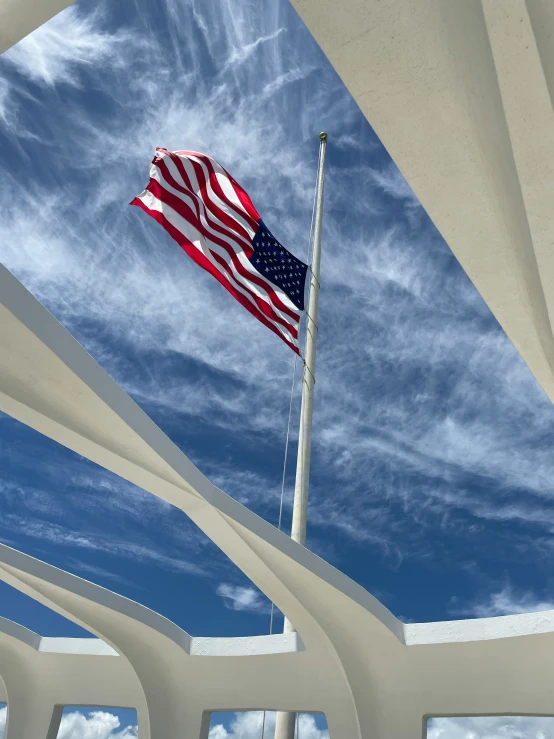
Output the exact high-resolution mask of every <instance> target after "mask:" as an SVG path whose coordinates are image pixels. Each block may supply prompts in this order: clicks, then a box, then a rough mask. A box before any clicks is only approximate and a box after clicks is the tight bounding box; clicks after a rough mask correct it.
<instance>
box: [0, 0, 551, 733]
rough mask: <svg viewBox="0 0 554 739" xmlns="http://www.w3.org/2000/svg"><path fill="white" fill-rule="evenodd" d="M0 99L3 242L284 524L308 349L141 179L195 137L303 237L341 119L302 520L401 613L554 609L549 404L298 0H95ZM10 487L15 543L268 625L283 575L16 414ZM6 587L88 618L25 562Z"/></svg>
mask: <svg viewBox="0 0 554 739" xmlns="http://www.w3.org/2000/svg"><path fill="white" fill-rule="evenodd" d="M0 122H1V126H0V143H1V148H0V151H1V152H2V153H1V155H0V167H1V169H2V183H3V186H2V188H0V207H1V210H2V214H3V218H2V221H1V222H0V259H1V261H2V262H3V263H4V264H6V266H7V267H8V268H9V269H11V270H12V271H13V272H14V273H15V274H16V275H17V276H18V277H19V279H21V280H22V282H23V283H24V284H25V285H26V286H27V287H28V288H29V289H30V290H31V291H32V292H33V293H34V294H35V295H36V296H37V297H38V298H39V299H40V300H41V301H42V302H43V303H44V304H45V305H46V306H47V307H48V308H49V309H50V310H51V311H52V313H53V314H54V315H55V316H56V317H57V318H58V319H59V320H60V321H61V322H62V323H63V324H64V325H65V326H66V327H67V328H68V329H69V330H70V331H71V332H72V333H73V334H74V335H75V336H76V337H77V339H78V340H79V341H80V342H81V343H82V344H83V345H84V346H85V347H86V348H87V349H88V351H89V352H90V353H91V354H92V355H93V356H94V357H95V359H96V360H97V361H98V362H100V364H101V365H102V366H103V367H104V368H105V369H106V370H107V371H108V372H109V373H110V374H111V375H112V376H113V377H114V378H115V379H116V380H117V382H118V383H120V384H121V385H122V386H123V387H124V388H125V389H126V390H127V392H129V393H130V394H131V395H132V396H133V398H134V399H135V400H136V401H137V402H138V403H139V404H140V405H141V406H142V407H143V408H144V409H145V410H146V411H147V412H148V413H149V414H150V415H151V416H152V418H154V420H155V421H156V422H157V423H158V424H159V425H160V426H161V428H162V429H163V430H164V431H165V432H166V433H167V434H168V435H169V436H170V437H171V438H172V439H173V440H174V441H175V442H176V443H177V444H178V445H179V446H180V447H181V449H183V451H184V452H185V453H186V454H187V455H188V456H189V457H190V458H191V459H192V460H193V461H194V462H195V463H196V464H197V465H198V466H199V467H200V468H201V469H202V470H203V471H204V472H205V473H206V474H207V475H208V476H209V477H210V478H211V479H212V480H213V481H214V482H215V483H216V484H217V485H218V486H219V487H221V488H222V489H223V490H225V491H226V492H228V493H230V494H232V495H234V496H235V497H236V498H237V499H238V500H240V501H241V502H242V503H244V504H245V505H247V506H248V507H250V508H251V509H253V510H254V511H256V512H257V513H258V514H260V515H261V516H263V517H264V518H266V519H267V520H268V521H270V522H272V523H275V524H276V523H277V518H278V508H279V495H280V479H281V478H280V476H281V468H282V460H283V450H284V440H285V431H286V422H287V412H288V396H289V391H290V382H291V373H292V366H293V354H292V352H291V351H290V350H289V349H288V348H287V347H286V346H285V345H284V344H283V343H282V342H280V341H279V339H278V338H277V337H275V336H274V335H273V334H271V333H270V332H269V331H268V330H267V329H266V328H264V327H263V326H262V325H261V324H259V323H258V322H257V321H255V319H253V318H252V317H251V316H250V315H249V314H247V313H246V312H245V311H244V309H243V308H241V306H240V305H238V303H235V301H234V300H233V299H232V298H231V296H230V295H228V294H227V293H226V292H225V291H224V290H223V289H222V288H221V287H220V285H219V284H218V283H216V282H215V280H213V279H212V278H210V277H209V276H208V275H207V274H205V273H204V272H202V271H201V270H200V269H199V268H198V267H196V265H194V264H193V263H192V262H190V261H189V260H188V259H187V257H186V255H185V254H184V253H183V252H182V251H181V250H180V249H179V247H178V246H177V245H176V244H175V243H174V242H172V241H171V239H170V238H169V237H168V236H167V234H165V232H163V230H162V229H161V228H160V227H159V226H158V225H157V224H156V223H155V222H154V221H152V220H151V219H149V218H148V217H147V216H146V215H145V214H143V213H141V212H140V211H139V210H138V209H136V208H130V207H129V206H128V205H127V204H128V202H129V201H130V200H131V199H132V198H133V197H134V196H135V195H136V194H137V193H139V192H140V191H141V190H142V189H143V187H144V185H145V184H146V182H147V178H148V164H149V162H150V160H151V158H152V155H153V152H154V148H155V146H162V147H166V148H168V149H179V148H190V149H197V150H200V151H204V152H206V153H208V154H210V155H212V156H214V157H215V158H216V159H218V160H219V161H220V162H221V163H222V164H223V165H224V166H225V167H226V168H227V169H228V170H229V171H230V172H231V173H232V174H233V176H234V177H236V179H238V180H239V182H240V183H241V184H242V185H243V186H244V187H245V188H246V190H247V191H248V192H249V194H250V195H251V197H252V199H253V201H254V203H255V205H256V207H257V208H258V210H259V211H260V213H261V214H262V217H263V219H264V221H265V222H266V223H267V224H268V227H269V228H270V229H271V230H272V231H273V233H274V234H275V236H276V237H277V238H278V239H279V240H280V241H281V242H282V243H283V244H285V245H286V246H287V248H289V249H290V250H291V251H292V252H293V253H295V254H296V255H297V256H299V257H301V258H302V257H303V256H304V255H305V253H306V248H307V240H308V231H309V225H310V216H311V204H312V195H313V186H314V179H315V168H316V159H317V151H318V144H319V142H318V136H317V134H318V133H319V131H321V130H326V131H327V132H328V134H329V146H328V169H327V180H326V204H325V206H326V208H325V222H324V236H323V261H322V273H321V284H322V288H321V296H320V318H319V326H320V331H319V349H318V368H317V386H316V404H315V417H314V439H313V441H314V447H313V455H312V480H311V491H310V520H309V529H308V546H309V547H310V548H311V549H312V550H314V551H315V552H316V553H317V554H319V555H320V556H322V557H324V558H325V559H327V560H328V561H330V562H331V563H332V564H334V565H335V566H337V567H338V568H339V569H341V570H342V571H343V572H345V573H347V574H348V575H349V576H350V577H352V578H353V579H354V580H356V581H357V582H359V583H360V584H362V585H363V586H364V587H365V588H367V589H368V590H369V591H370V592H372V593H373V594H375V595H376V596H377V597H379V598H380V599H381V600H382V601H383V602H384V603H385V604H386V605H387V606H388V608H390V609H391V610H392V611H393V612H394V613H395V614H396V615H397V616H399V617H400V618H402V619H403V620H410V621H430V620H441V619H451V618H464V617H475V616H492V615H502V614H507V613H519V612H525V611H532V610H540V609H545V608H553V607H554V597H553V596H552V584H553V574H554V573H553V570H552V566H551V564H550V562H551V559H552V553H553V549H554V545H553V538H552V529H553V527H554V507H553V505H552V483H551V481H552V479H553V478H554V459H553V458H552V454H551V448H552V441H553V432H554V409H553V408H552V405H551V404H550V402H549V401H548V399H547V398H546V396H545V394H544V393H543V391H542V390H541V389H540V387H539V386H538V385H537V383H536V381H535V379H534V378H533V376H532V375H531V373H530V372H529V370H528V369H527V367H526V365H525V364H524V362H523V361H522V360H521V358H520V357H519V355H518V354H517V353H516V351H515V349H514V348H513V346H512V345H511V344H510V342H509V341H508V340H507V338H506V337H505V335H504V333H503V332H502V330H501V329H500V328H499V326H498V324H497V323H496V321H495V319H494V318H493V316H492V315H491V313H490V311H489V310H488V308H487V307H486V305H485V304H484V302H483V301H482V299H481V298H480V296H479V294H478V293H477V291H476V290H475V288H474V287H473V285H472V284H471V283H470V281H469V280H468V278H467V277H466V275H465V274H464V272H463V271H462V269H461V267H460V266H459V265H458V263H457V262H456V260H455V259H454V257H453V256H452V254H451V252H450V250H449V248H448V246H447V245H446V244H445V242H444V241H443V240H442V238H441V236H440V234H439V233H438V232H437V231H436V229H435V228H434V226H433V224H432V223H431V222H430V220H429V218H428V217H427V215H426V213H425V211H424V210H423V209H422V208H421V206H420V205H419V203H418V202H417V200H416V199H415V197H414V195H413V194H412V192H411V190H410V188H409V187H408V186H407V185H406V183H405V181H404V180H403V178H402V176H401V175H400V173H399V172H398V170H397V169H396V167H395V166H394V164H393V163H392V162H391V160H390V158H389V156H388V154H387V152H386V151H385V150H384V148H383V147H382V145H381V144H380V142H379V139H378V137H377V136H376V135H375V133H374V132H373V130H372V129H371V127H370V125H369V124H368V122H367V121H366V120H365V118H364V117H363V116H362V115H361V113H360V111H359V110H358V108H357V106H356V104H355V103H354V102H353V100H352V98H351V97H350V95H349V94H348V92H347V91H346V89H345V88H344V86H343V85H342V83H341V81H340V79H339V78H338V77H337V75H336V74H335V72H334V71H333V69H332V68H331V67H330V65H329V63H328V62H327V61H326V59H325V57H324V56H323V54H322V52H321V51H320V49H319V48H318V47H317V45H316V44H315V42H314V41H313V39H312V38H311V36H310V34H309V33H308V31H307V30H306V29H305V28H304V26H303V24H302V23H301V21H300V20H299V18H298V17H297V15H296V14H295V12H294V11H293V10H292V8H291V7H290V6H289V5H288V3H287V2H286V0H273V1H272V2H271V3H263V4H260V3H258V2H245V1H244V0H150V1H149V2H147V1H146V0H129V1H128V2H126V3H124V4H119V3H103V2H90V1H88V0H85V1H82V0H79V2H77V4H76V5H75V6H73V7H71V8H69V9H68V10H66V11H64V12H63V13H62V14H60V15H59V16H58V17H57V18H55V19H53V20H52V21H51V22H50V23H48V24H47V25H46V26H44V27H42V28H40V29H38V30H37V31H36V32H35V33H34V34H32V36H30V37H28V38H27V39H25V40H24V41H22V42H20V44H18V45H17V46H16V47H15V48H13V49H12V50H11V51H9V52H7V53H6V54H5V55H4V56H3V57H2V59H1V60H0ZM298 411H299V397H296V398H295V415H294V418H293V429H296V426H297V422H298ZM295 439H296V435H295V434H294V440H295ZM292 451H293V452H294V451H295V449H294V448H293V450H292ZM292 457H293V458H294V453H293V455H292ZM293 474H294V465H293V464H291V465H290V468H289V474H288V477H287V486H286V499H285V514H284V528H285V530H287V531H288V530H289V528H290V518H291V508H290V504H291V497H292V483H293ZM0 504H1V506H2V517H1V518H0V539H1V540H2V541H3V542H5V543H7V544H10V545H11V546H15V547H17V548H18V549H21V550H23V551H25V552H27V553H30V554H32V555H34V556H37V557H39V558H41V559H44V560H46V561H48V562H50V563H52V564H54V565H57V566H61V567H63V568H65V569H68V570H70V571H71V572H74V573H76V574H78V575H80V576H82V577H86V578H88V579H90V580H92V581H94V582H97V583H99V584H101V585H104V586H106V587H109V588H111V589H114V590H116V591H117V592H120V593H122V594H123V595H126V596H128V597H130V598H133V599H135V600H138V601H140V602H141V603H144V604H145V605H147V606H149V607H151V608H154V609H155V610H157V611H158V612H160V613H162V614H164V615H165V616H167V617H169V618H171V619H172V620H173V621H175V622H176V623H178V624H179V625H180V626H181V627H183V628H184V629H186V630H187V631H189V632H190V633H192V634H197V635H244V634H262V633H267V631H268V627H269V615H268V612H269V606H268V603H267V601H266V599H265V598H264V597H263V596H262V595H261V594H260V593H259V592H258V591H256V590H255V589H254V588H253V587H252V586H251V584H250V583H249V581H248V580H247V579H246V578H245V577H244V576H243V575H242V574H241V573H240V572H239V571H237V569H236V568H235V567H234V566H233V565H232V564H231V563H230V562H228V561H227V559H226V558H225V557H224V556H223V555H222V554H221V553H220V552H219V551H218V550H217V548H216V547H215V546H213V545H212V544H211V543H210V542H209V541H208V540H207V539H206V538H205V537H204V535H203V534H202V533H201V532H199V531H198V530H197V529H196V528H195V527H194V526H193V525H192V524H191V523H190V522H189V521H188V520H187V518H186V517H185V516H184V514H182V513H181V512H180V511H176V510H174V509H173V508H171V507H170V506H168V505H166V504H165V503H163V502H162V501H160V500H158V499H155V498H153V497H152V496H150V495H148V494H146V493H144V492H143V491H141V490H139V489H136V488H134V487H133V486H131V485H130V484H128V483H126V482H123V481H121V480H119V479H118V478H117V477H115V476H113V475H111V474H110V473H108V472H106V471H104V470H102V469H100V468H98V467H96V466H95V465H93V464H92V463H90V462H88V461H87V460H84V459H82V458H80V457H78V456H77V455H75V454H73V453H71V452H69V451H67V450H66V449H64V448H61V447H59V446H58V445H56V444H55V443H54V442H51V441H49V440H47V439H44V438H42V437H41V436H40V435H39V434H37V433H35V432H34V431H31V430H30V429H28V428H25V427H23V426H21V425H20V424H18V423H16V422H15V421H13V420H12V419H10V418H8V417H6V416H0ZM0 604H1V615H3V616H6V617H8V618H13V619H14V620H16V621H19V622H20V623H23V624H25V625H26V626H28V627H30V628H33V629H35V630H37V631H39V632H40V633H42V634H44V635H77V634H79V633H81V631H80V630H79V629H78V628H77V627H76V626H74V625H72V624H70V623H69V622H66V621H64V620H63V619H61V618H60V617H58V616H56V615H55V614H51V613H49V612H48V611H46V609H44V608H42V607H39V606H38V605H36V604H34V603H33V602H31V601H29V600H28V599H26V598H24V597H23V596H21V595H20V594H18V593H15V592H13V591H11V590H10V589H8V588H7V587H6V586H2V587H0ZM0 716H1V714H0ZM127 718H128V717H127ZM127 718H125V717H124V720H125V721H127ZM254 718H255V717H254ZM252 720H253V719H252V718H251V717H248V716H243V717H240V716H239V717H238V718H237V719H236V720H235V723H236V721H239V723H240V721H242V722H243V724H240V726H238V728H237V727H235V729H233V728H232V726H231V723H230V720H229V718H228V717H227V718H226V719H225V721H224V728H223V729H221V731H220V730H219V729H218V730H217V731H219V734H217V733H214V732H215V729H213V730H212V735H213V737H215V739H225V737H226V736H237V737H238V736H244V737H248V738H249V737H250V736H254V735H255V730H254V728H252V726H253V725H252V726H251V723H250V724H248V722H252ZM306 720H308V719H306ZM449 721H450V720H449ZM245 722H246V723H245ZM123 725H124V722H122V724H121V726H123ZM510 725H511V724H510ZM0 726H1V724H0ZM306 726H307V728H306V729H305V736H303V739H312V737H313V738H314V739H318V738H319V737H321V736H323V734H322V733H321V732H322V728H321V726H322V725H321V722H318V723H317V724H315V723H314V724H310V726H308V725H306ZM437 726H438V725H437ZM498 726H499V725H498V724H495V727H493V728H494V731H508V729H506V728H504V729H502V727H500V729H499V728H498ZM502 726H506V725H502ZM249 727H250V728H249ZM464 727H465V728H464ZM447 728H448V732H449V733H448V734H445V733H444V731H446V729H445V728H444V727H443V728H434V729H433V731H442V732H443V733H442V734H440V736H441V737H442V738H445V737H447V736H448V737H450V736H451V737H452V739H458V737H465V736H466V734H467V731H469V729H467V726H466V725H465V724H464V723H463V722H461V723H460V722H458V723H456V722H453V721H450V724H449V725H448V727H447ZM489 728H490V727H489ZM493 728H490V732H492V731H493ZM72 730H73V729H72ZM466 730H467V731H466ZM540 730H541V729H540V728H536V729H533V730H532V731H535V733H536V732H537V731H540ZM77 731H81V729H75V732H77ZM86 731H87V729H86V727H85V729H83V730H82V731H81V733H75V732H74V733H73V734H71V735H70V734H68V735H67V739H82V738H83V739H86V738H87V736H88V735H87V734H86V733H83V732H86ZM106 731H108V732H111V733H106V734H105V736H106V737H111V736H119V735H118V734H117V733H116V732H117V731H119V732H120V731H121V727H119V728H117V727H111V728H110V727H109V726H108V728H107V729H106ZM457 731H459V732H463V731H466V733H465V734H464V733H456V732H457ZM487 731H489V729H487ZM514 731H515V729H514ZM518 731H519V729H518ZM526 731H527V734H523V735H524V736H531V735H532V734H530V733H529V732H530V731H531V729H529V728H528V729H526ZM221 732H225V733H224V734H223V733H221ZM241 732H242V733H241ZM249 732H250V733H249ZM490 732H489V733H488V734H483V736H487V737H488V736H493V734H492V733H490ZM494 735H495V736H496V734H494ZM498 735H499V736H514V737H515V736H518V735H517V734H514V733H513V732H512V733H511V734H510V733H501V734H498ZM91 736H92V734H91ZM94 736H96V734H94ZM103 736H104V735H102V739H103ZM131 736H132V734H131ZM436 736H437V737H438V736H439V734H436ZM533 736H534V734H533ZM537 736H538V734H537ZM64 739H65V737H64Z"/></svg>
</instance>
